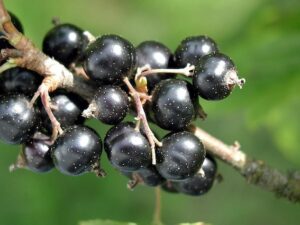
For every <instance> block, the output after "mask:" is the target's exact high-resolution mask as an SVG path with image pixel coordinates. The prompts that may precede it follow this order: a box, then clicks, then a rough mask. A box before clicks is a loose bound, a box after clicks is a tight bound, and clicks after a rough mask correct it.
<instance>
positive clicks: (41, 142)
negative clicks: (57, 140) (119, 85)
mask: <svg viewBox="0 0 300 225" xmlns="http://www.w3.org/2000/svg"><path fill="white" fill-rule="evenodd" d="M49 145H50V138H49V137H47V136H45V135H43V134H38V135H35V137H34V138H32V139H30V140H29V141H28V142H27V143H26V144H24V145H23V149H22V157H23V159H24V161H25V166H26V167H27V168H28V169H29V170H31V171H33V172H38V173H44V172H48V171H50V170H51V169H52V168H53V167H54V164H53V161H52V158H51V154H50V147H49Z"/></svg>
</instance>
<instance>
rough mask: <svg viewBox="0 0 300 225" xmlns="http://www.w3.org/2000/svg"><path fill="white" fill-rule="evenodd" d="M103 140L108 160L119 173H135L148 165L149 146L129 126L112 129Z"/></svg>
mask: <svg viewBox="0 0 300 225" xmlns="http://www.w3.org/2000/svg"><path fill="white" fill-rule="evenodd" d="M105 139H106V141H105V143H106V144H105V151H106V153H107V156H108V159H109V161H110V162H111V164H112V165H113V166H114V167H116V168H117V169H119V170H120V171H129V172H131V171H137V170H139V169H141V168H145V167H147V166H148V165H150V163H151V149H150V145H149V143H148V141H147V139H146V138H145V137H144V136H143V135H142V134H141V133H140V132H139V131H137V130H135V129H134V128H132V127H130V126H119V127H118V129H114V128H112V129H111V130H110V131H109V132H108V133H107V137H106V138H105Z"/></svg>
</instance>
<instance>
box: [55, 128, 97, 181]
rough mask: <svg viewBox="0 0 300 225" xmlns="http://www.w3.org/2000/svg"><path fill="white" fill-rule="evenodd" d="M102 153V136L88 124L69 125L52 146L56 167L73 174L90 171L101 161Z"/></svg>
mask: <svg viewBox="0 0 300 225" xmlns="http://www.w3.org/2000/svg"><path fill="white" fill-rule="evenodd" d="M101 153H102V142H101V138H100V137H99V136H98V134H97V133H96V132H95V131H94V130H93V129H91V128H89V127H86V126H72V127H69V128H68V129H66V130H64V133H63V135H61V136H60V137H58V139H57V140H56V141H55V143H54V145H53V146H52V147H51V156H52V159H53V162H54V165H55V167H56V168H57V169H58V170H59V171H60V172H61V173H63V174H66V175H72V176H76V175H81V174H83V173H86V172H90V171H91V169H92V167H93V166H94V165H95V164H97V163H99V160H100V155H101Z"/></svg>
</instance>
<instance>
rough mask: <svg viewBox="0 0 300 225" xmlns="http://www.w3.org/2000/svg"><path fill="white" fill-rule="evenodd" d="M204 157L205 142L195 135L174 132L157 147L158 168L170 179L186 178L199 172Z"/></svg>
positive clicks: (185, 132)
mask: <svg viewBox="0 0 300 225" xmlns="http://www.w3.org/2000/svg"><path fill="white" fill-rule="evenodd" d="M204 158H205V150H204V147H203V144H202V142H201V141H200V140H199V139H198V138H197V137H196V136H195V135H193V134H192V133H189V132H187V131H183V132H179V133H173V134H169V135H167V136H166V137H165V138H163V139H162V147H160V148H158V149H157V165H156V168H157V170H158V172H159V173H160V174H161V175H162V176H163V177H164V178H166V179H168V180H184V179H186V178H189V177H191V176H193V175H194V174H195V173H197V172H198V170H199V169H200V167H201V165H202V163H203V160H204Z"/></svg>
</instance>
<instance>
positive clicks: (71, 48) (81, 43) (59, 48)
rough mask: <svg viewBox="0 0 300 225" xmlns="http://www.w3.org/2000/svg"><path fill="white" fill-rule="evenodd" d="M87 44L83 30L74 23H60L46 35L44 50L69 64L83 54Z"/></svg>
mask: <svg viewBox="0 0 300 225" xmlns="http://www.w3.org/2000/svg"><path fill="white" fill-rule="evenodd" d="M87 44H88V41H87V38H86V36H85V35H84V34H83V30H81V29H80V28H78V27H77V26H75V25H73V24H59V25H57V26H55V27H53V28H52V29H51V30H50V31H48V33H47V34H46V36H45V37H44V40H43V52H44V53H46V54H47V55H49V56H51V57H54V58H55V59H56V60H57V61H59V62H60V63H62V64H64V65H65V66H69V65H70V64H71V63H72V62H75V61H76V60H77V59H78V58H79V57H81V56H82V53H83V50H84V49H85V48H86V46H87Z"/></svg>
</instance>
